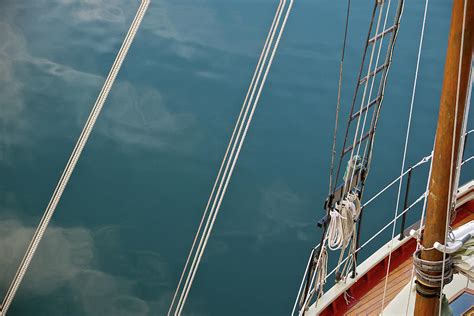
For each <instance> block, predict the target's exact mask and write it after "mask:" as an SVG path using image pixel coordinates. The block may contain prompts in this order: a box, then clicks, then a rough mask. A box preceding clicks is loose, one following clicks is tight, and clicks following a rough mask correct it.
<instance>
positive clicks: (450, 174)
mask: <svg viewBox="0 0 474 316" xmlns="http://www.w3.org/2000/svg"><path fill="white" fill-rule="evenodd" d="M467 1H468V0H464V12H463V18H462V31H461V45H460V48H459V65H458V78H457V87H456V108H455V109H454V125H453V138H452V146H451V163H450V169H449V190H448V192H449V193H448V194H449V196H448V206H447V207H446V224H445V231H444V244H445V245H446V242H447V239H448V229H449V222H450V216H449V213H450V211H451V207H452V205H453V204H452V201H450V199H453V198H454V197H453V195H452V192H453V187H452V186H453V168H454V155H455V147H456V146H455V144H456V136H457V135H456V126H457V121H458V106H459V93H460V87H461V70H462V59H463V48H464V33H465V32H464V29H465V26H466V12H467ZM470 53H471V52H470ZM458 145H459V144H458ZM458 152H459V147H458ZM445 268H446V250H445V249H443V266H442V270H441V275H442V276H444V271H445ZM443 286H444V277H443V278H442V279H441V287H440V289H441V293H440V294H441V295H440V296H439V303H438V315H439V316H441V310H442V308H441V306H442V303H443V295H442V292H443Z"/></svg>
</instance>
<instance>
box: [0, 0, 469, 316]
mask: <svg viewBox="0 0 474 316" xmlns="http://www.w3.org/2000/svg"><path fill="white" fill-rule="evenodd" d="M149 3H150V1H149V0H142V1H141V4H140V6H139V8H138V11H137V13H136V15H135V18H134V20H133V22H132V25H131V26H130V29H129V31H128V33H127V35H126V37H125V39H124V41H123V44H122V46H121V48H120V50H119V52H118V54H117V56H116V59H115V61H114V63H113V65H112V68H111V70H110V72H109V75H108V77H107V78H106V80H105V82H104V85H103V87H102V90H101V92H100V94H99V96H98V97H97V100H96V102H95V104H94V106H93V107H92V110H91V113H90V116H89V118H88V120H87V122H86V124H85V126H84V129H83V131H82V133H81V134H80V136H79V138H78V141H77V143H76V146H75V147H74V149H73V152H72V154H71V156H70V158H69V161H68V162H67V164H66V167H65V169H64V171H63V174H62V176H61V178H60V180H59V182H58V185H57V187H56V189H55V190H54V192H53V194H52V197H51V200H50V202H49V204H48V206H47V208H46V210H45V212H44V215H43V217H42V219H41V221H40V223H39V225H38V227H37V230H36V232H35V234H34V236H33V239H32V240H31V242H30V244H29V246H28V249H27V251H26V253H25V256H24V258H23V260H22V261H21V263H20V266H19V268H18V270H17V273H16V275H15V276H14V278H13V280H12V282H11V284H10V287H9V289H8V291H7V294H6V296H5V298H4V300H3V303H2V305H1V306H0V315H5V314H6V313H7V311H8V308H9V306H10V304H11V302H12V300H13V298H14V296H15V294H16V291H17V290H18V287H19V286H20V284H21V282H22V280H23V277H24V275H25V273H26V271H27V269H28V268H29V265H30V262H31V260H32V258H33V256H34V254H35V252H36V249H37V247H38V245H39V243H40V241H41V239H42V237H43V235H44V233H45V231H46V229H47V227H48V224H49V222H50V220H51V217H52V216H53V214H54V212H55V209H56V206H57V205H58V203H59V200H60V199H61V196H62V193H63V191H64V189H65V187H66V185H67V183H68V180H69V177H70V176H71V174H72V172H73V171H74V168H75V165H76V163H77V161H78V159H79V158H80V155H81V153H82V150H83V149H84V147H85V145H86V143H87V140H88V138H89V135H90V133H91V131H92V129H93V127H94V124H95V122H96V120H97V118H98V116H99V114H100V112H101V110H102V107H103V105H104V103H105V101H106V99H107V96H108V94H109V92H110V89H111V88H112V85H113V83H114V81H115V78H116V76H117V74H118V72H119V70H120V67H121V65H122V63H123V60H124V59H125V57H126V54H127V52H128V50H129V48H130V46H131V44H132V42H133V39H134V37H135V34H136V32H137V30H138V28H139V26H140V24H141V22H142V19H143V17H144V15H145V13H146V11H147V9H148V6H149ZM428 3H429V0H425V6H424V16H423V25H422V29H421V35H420V45H419V50H418V59H417V64H416V70H415V80H414V84H413V92H412V98H411V103H410V111H409V118H408V124H407V125H408V126H407V132H406V138H405V146H404V153H403V159H402V163H401V171H400V176H399V177H397V178H396V179H395V180H393V181H392V182H391V183H389V184H388V185H387V186H386V187H384V188H383V189H382V190H381V191H379V192H378V193H377V194H376V195H375V196H373V197H371V198H370V199H368V200H366V199H365V196H364V189H365V187H366V181H367V179H368V174H369V171H370V167H371V162H372V160H373V158H374V157H373V148H374V144H375V136H376V132H377V127H378V122H379V118H380V115H381V112H382V111H381V110H382V105H383V101H384V96H385V90H386V88H387V82H388V75H389V71H390V68H391V66H392V61H393V56H394V52H395V46H396V41H397V37H398V34H399V29H400V25H401V20H402V16H403V11H404V4H405V1H404V0H393V1H392V0H373V9H372V14H371V17H370V23H369V30H368V33H367V37H366V40H365V45H364V49H363V54H362V62H361V65H360V69H359V72H358V77H357V81H356V84H355V89H354V95H353V98H352V101H351V102H349V103H350V111H349V115H348V119H347V123H346V126H345V130H344V131H343V134H342V135H343V138H342V139H343V142H342V148H341V150H340V152H339V155H338V156H336V151H335V148H336V141H337V133H338V121H339V111H340V108H341V106H342V105H343V104H344V102H342V101H341V95H342V94H341V89H342V77H343V64H344V58H345V49H346V40H347V36H348V32H349V20H350V12H351V0H348V6H347V15H346V21H345V31H344V37H343V45H342V52H341V61H340V72H339V84H338V96H337V105H336V122H335V129H334V136H333V147H332V153H331V154H332V159H331V166H330V177H329V194H328V197H327V199H326V201H325V204H324V211H325V216H324V217H323V219H322V220H321V221H320V222H319V226H320V227H321V228H322V236H321V242H320V243H319V245H318V246H316V247H314V248H313V249H312V251H311V254H310V257H309V260H308V264H307V267H306V270H305V273H304V276H303V280H302V283H301V286H300V289H299V292H298V295H297V298H296V301H295V304H294V307H293V311H292V314H293V315H318V314H331V313H333V314H339V313H346V312H347V311H348V309H349V308H353V307H354V306H356V305H357V303H358V302H356V301H357V300H358V299H360V301H361V302H362V298H363V294H364V293H365V292H364V293H363V294H361V293H356V294H357V295H356V296H357V298H356V297H353V296H352V295H351V293H352V294H354V292H356V290H357V289H360V286H361V284H360V282H359V281H360V280H361V279H362V277H367V279H368V276H370V275H372V274H371V273H374V270H375V268H376V267H377V268H380V263H381V262H382V263H383V264H382V268H383V269H382V270H383V273H382V274H383V275H382V276H383V278H382V279H381V280H378V282H379V283H377V284H378V285H379V286H380V288H381V289H383V292H382V297H381V300H379V301H377V302H376V303H377V304H376V305H377V309H378V312H380V313H381V314H383V313H384V312H385V310H386V308H387V309H389V308H393V306H388V305H389V303H390V302H389V300H388V299H386V297H387V295H388V282H389V278H390V276H391V273H392V272H393V271H394V267H393V264H392V263H393V262H392V260H394V261H397V260H398V261H400V259H399V258H393V256H394V255H393V253H394V251H398V250H399V249H405V250H406V249H408V251H411V253H410V260H413V268H412V269H411V271H412V275H411V277H410V279H409V283H408V285H409V289H408V291H407V293H408V299H407V301H408V305H406V309H405V310H404V311H403V312H404V313H405V314H408V313H409V312H411V310H409V309H410V308H412V307H413V308H414V314H415V315H435V314H441V307H442V305H443V297H444V295H443V287H444V286H445V285H446V284H447V283H449V282H451V281H452V279H453V273H454V272H453V271H455V267H454V265H455V264H454V259H453V257H454V250H453V251H452V252H449V254H448V250H449V249H451V248H449V247H452V245H451V244H453V243H457V246H456V247H458V248H457V249H460V247H462V246H464V244H466V243H467V242H468V240H469V239H470V238H472V237H473V236H474V222H472V221H471V223H473V224H472V225H470V226H469V225H467V226H466V224H465V223H464V224H462V225H461V224H459V222H460V221H462V220H465V219H466V218H468V219H470V218H472V217H473V216H472V214H473V213H474V212H473V210H474V206H473V203H472V201H471V200H474V184H470V183H469V184H467V185H464V186H462V187H459V177H460V172H461V166H462V165H463V164H464V163H466V162H468V161H470V160H472V159H473V157H469V158H467V159H466V160H463V154H464V147H465V143H466V142H467V137H468V135H469V134H471V133H472V132H473V131H467V117H468V109H469V103H470V93H471V90H472V77H471V72H472V55H473V48H474V2H473V1H472V0H454V1H453V11H452V12H453V13H452V21H451V29H450V36H449V42H448V51H447V56H446V66H445V75H444V81H443V93H442V96H441V101H440V112H439V119H438V128H437V133H436V138H435V145H434V148H433V152H432V153H431V154H429V155H427V156H426V157H424V158H422V159H421V160H420V161H419V162H418V163H416V164H415V165H413V166H411V167H409V168H406V154H407V148H408V140H409V135H410V128H411V118H412V112H413V105H414V99H415V92H416V86H417V80H418V70H419V64H420V58H421V52H422V44H423V36H424V28H425V22H426V17H427V10H428ZM293 5H294V0H279V2H278V5H277V8H276V12H275V16H274V18H273V21H272V24H271V27H270V30H269V33H268V36H267V38H266V41H265V44H264V47H263V50H262V52H261V55H260V58H259V60H258V63H257V66H256V69H255V72H254V75H253V77H252V80H251V83H250V86H249V88H248V91H247V95H246V97H245V100H244V103H243V105H242V109H241V112H240V114H239V116H238V118H237V121H236V125H235V127H234V131H233V133H232V135H231V138H230V141H229V144H228V147H227V150H226V152H225V155H224V158H223V160H222V164H221V166H220V169H219V171H218V175H217V178H216V180H215V183H214V186H213V188H212V190H211V193H210V197H209V200H208V203H207V205H206V207H205V210H204V213H203V216H202V219H201V221H200V224H199V228H198V230H197V232H196V235H195V238H194V241H193V243H192V246H191V249H190V251H189V255H188V257H187V260H186V263H185V266H184V268H183V272H182V274H181V277H180V279H179V281H178V284H177V287H176V291H175V293H174V296H173V298H172V300H171V303H170V307H169V310H168V315H181V314H182V313H183V309H184V307H185V304H186V301H187V299H188V296H189V293H190V290H191V288H192V285H193V281H194V279H195V276H196V273H197V271H198V268H199V265H200V262H201V259H202V257H203V254H204V252H205V249H206V246H207V243H208V240H209V237H210V235H211V233H212V230H213V227H214V224H215V220H216V218H217V216H218V214H219V211H220V207H221V203H222V201H223V198H224V196H225V193H226V191H227V187H228V184H229V182H230V179H231V177H232V174H233V171H234V169H235V166H236V163H237V160H238V158H239V154H240V151H241V148H242V146H243V143H244V141H245V138H246V136H247V133H248V130H249V127H250V125H251V122H252V119H253V116H254V113H255V110H256V107H257V105H258V102H259V99H260V96H261V93H262V91H263V88H264V86H265V83H266V80H267V77H268V74H269V71H270V69H271V66H272V64H273V61H274V58H275V55H276V52H277V50H278V47H279V44H280V41H281V38H282V35H283V33H284V30H285V27H286V24H287V21H288V18H289V16H290V13H291V11H292V9H293ZM336 158H337V159H336ZM334 163H336V164H334ZM423 165H426V166H428V165H429V166H430V173H429V177H428V182H427V188H426V190H425V191H424V193H423V194H422V195H420V196H419V197H418V198H417V199H416V200H415V201H414V202H413V203H411V204H410V203H409V202H408V195H409V191H410V179H411V175H412V172H414V170H416V169H417V168H419V167H421V166H423ZM334 172H335V174H334ZM405 178H406V179H407V183H406V186H405V187H406V191H405V200H404V203H403V209H402V210H400V204H401V195H402V187H403V180H404V179H405ZM397 184H398V195H397V202H396V207H395V214H394V218H393V220H392V221H390V222H389V223H388V224H387V225H386V226H385V227H384V228H383V229H382V230H381V231H379V232H378V233H376V234H375V235H374V236H372V237H371V238H370V239H369V240H368V241H366V242H365V243H364V244H362V245H360V234H361V228H362V217H363V214H364V209H365V208H366V207H367V206H368V205H369V204H371V203H372V202H373V201H374V200H375V199H377V198H378V197H379V196H380V195H381V194H382V193H383V192H385V191H386V190H387V189H389V188H391V187H393V186H396V185H397ZM419 204H423V209H422V213H421V218H420V221H419V223H418V226H416V227H415V228H416V230H415V229H413V230H412V233H411V237H409V236H405V232H404V228H405V220H406V214H407V212H408V211H410V210H411V209H413V208H414V207H415V206H417V205H419ZM466 205H467V206H466ZM457 211H462V212H463V213H466V214H467V215H463V216H464V217H463V218H462V220H460V219H459V218H456V213H457ZM398 220H401V222H402V224H401V233H400V236H399V237H396V236H395V231H396V224H397V222H398ZM455 223H456V225H458V226H460V227H455V226H454V225H455ZM463 225H464V226H463ZM471 226H472V229H471ZM389 228H392V236H391V237H392V239H391V240H390V241H389V243H388V244H386V247H385V246H384V247H382V248H381V249H379V251H377V252H376V253H375V254H373V255H372V256H371V257H370V258H369V259H373V258H376V260H378V262H376V263H375V264H374V265H370V264H367V260H366V261H364V262H363V263H361V264H359V263H358V254H359V251H360V250H361V249H362V248H364V247H365V246H366V245H367V244H368V243H369V242H371V241H372V240H374V239H375V238H376V237H378V236H379V234H380V233H381V232H382V231H383V230H385V229H389ZM455 228H456V229H455ZM463 228H464V230H462V229H463ZM471 230H472V232H471ZM463 231H466V232H467V233H462V232H463ZM453 236H454V237H453ZM467 237H469V238H467ZM410 241H411V244H410ZM450 243H451V244H450ZM407 245H411V246H407ZM404 247H405V248H404ZM409 247H412V248H409ZM329 251H339V252H340V255H339V259H338V262H337V264H336V267H335V268H334V269H333V270H331V271H330V272H329V273H328V271H327V265H328V252H329ZM449 251H451V250H449ZM412 253H413V258H411V254H412ZM369 259H368V260H369ZM409 263H410V267H411V262H409ZM397 265H399V266H400V265H401V263H400V262H397ZM457 272H459V271H457ZM377 273H379V276H380V271H379V272H377ZM333 275H334V276H335V280H336V285H334V286H333V287H332V288H331V289H330V290H329V291H327V292H326V293H325V285H326V283H327V280H328V278H329V277H332V276H333ZM414 276H416V285H415V283H414V282H413V279H414ZM467 277H468V279H469V280H471V279H470V278H471V277H472V276H471V275H470V274H469V273H467ZM473 278H474V277H473ZM358 282H359V283H358ZM413 287H415V288H416V304H415V306H411V305H410V300H411V299H412V298H410V294H411V292H412V288H413ZM354 289H355V290H354ZM400 293H402V292H400ZM397 297H398V296H397ZM400 297H401V298H400ZM400 297H399V298H398V299H400V300H401V299H403V298H404V297H402V296H400ZM394 299H396V298H393V297H392V298H391V299H390V300H394ZM344 301H345V304H346V306H344V305H343V304H344ZM340 302H343V303H340ZM338 304H339V306H338ZM341 305H342V306H341ZM410 306H411V307H410ZM404 307H405V306H403V308H404ZM341 311H343V312H341Z"/></svg>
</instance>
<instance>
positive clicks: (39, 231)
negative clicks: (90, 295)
mask: <svg viewBox="0 0 474 316" xmlns="http://www.w3.org/2000/svg"><path fill="white" fill-rule="evenodd" d="M149 3H150V1H149V0H142V1H141V3H140V6H139V8H138V10H137V13H136V15H135V17H134V19H133V22H132V24H131V26H130V28H129V30H128V32H127V35H126V37H125V39H124V41H123V43H122V46H121V47H120V50H119V52H118V54H117V56H116V58H115V60H114V63H113V65H112V67H111V69H110V72H109V74H108V76H107V78H106V80H105V82H104V85H103V86H102V89H101V91H100V93H99V96H98V97H97V100H96V102H95V104H94V106H93V107H92V110H91V112H90V114H89V117H88V118H87V121H86V123H85V125H84V128H83V130H82V132H81V134H80V136H79V139H78V140H77V143H76V145H75V147H74V150H73V151H72V153H71V156H70V157H69V160H68V162H67V164H66V167H65V168H64V171H63V173H62V175H61V178H60V179H59V182H58V184H57V186H56V188H55V190H54V192H53V195H52V197H51V199H50V201H49V204H48V206H47V208H46V210H45V212H44V214H43V217H42V218H41V221H40V223H39V224H38V227H37V228H36V231H35V233H34V235H33V238H32V239H31V242H30V244H29V246H28V248H27V250H26V253H25V255H24V257H23V259H22V261H21V263H20V266H19V267H18V270H17V272H16V274H15V276H14V278H13V280H12V282H11V284H10V287H9V288H8V290H7V293H6V295H5V298H4V300H3V303H2V306H1V310H0V315H4V314H5V313H6V312H7V310H8V308H9V307H10V304H11V302H12V300H13V298H14V296H15V294H16V291H17V290H18V287H19V286H20V284H21V282H22V280H23V277H24V275H25V273H26V271H27V270H28V267H29V265H30V263H31V260H32V259H33V256H34V255H35V252H36V250H37V248H38V245H39V243H40V241H41V240H42V238H43V235H44V233H45V231H46V229H47V227H48V224H49V222H50V220H51V217H52V216H53V214H54V211H55V210H56V207H57V205H58V203H59V201H60V199H61V196H62V194H63V192H64V189H65V188H66V185H67V183H68V181H69V178H70V177H71V174H72V172H73V171H74V168H75V167H76V164H77V161H78V160H79V158H80V156H81V153H82V151H83V149H84V147H85V145H86V143H87V140H88V139H89V136H90V134H91V132H92V129H93V127H94V125H95V122H96V121H97V118H98V116H99V114H100V112H101V110H102V107H103V105H104V103H105V101H106V99H107V97H108V95H109V92H110V90H111V88H112V85H113V84H114V82H115V78H116V77H117V74H118V72H119V70H120V68H121V66H122V63H123V61H124V59H125V57H126V55H127V52H128V50H129V48H130V46H131V44H132V42H133V39H134V38H135V35H136V33H137V30H138V27H139V26H140V24H141V22H142V20H143V17H144V15H145V13H146V10H147V9H148V5H149Z"/></svg>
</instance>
